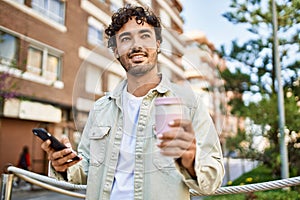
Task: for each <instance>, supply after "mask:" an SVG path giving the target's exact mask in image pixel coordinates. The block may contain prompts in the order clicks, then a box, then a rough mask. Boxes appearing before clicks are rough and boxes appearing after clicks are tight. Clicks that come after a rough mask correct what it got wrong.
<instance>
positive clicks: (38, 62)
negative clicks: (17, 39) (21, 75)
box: [27, 47, 61, 81]
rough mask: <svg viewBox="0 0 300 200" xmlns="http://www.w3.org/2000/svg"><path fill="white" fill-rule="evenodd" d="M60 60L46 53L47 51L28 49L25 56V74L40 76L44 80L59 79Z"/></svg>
mask: <svg viewBox="0 0 300 200" xmlns="http://www.w3.org/2000/svg"><path fill="white" fill-rule="evenodd" d="M60 65H61V58H60V57H59V56H57V55H54V54H51V53H49V52H48V49H43V50H41V49H38V48H35V47H29V49H28V56H27V72H29V73H31V74H35V75H37V76H42V77H44V78H45V79H46V80H50V81H56V80H59V79H60V68H61V67H60Z"/></svg>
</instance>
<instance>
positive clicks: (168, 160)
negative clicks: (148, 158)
mask: <svg viewBox="0 0 300 200" xmlns="http://www.w3.org/2000/svg"><path fill="white" fill-rule="evenodd" d="M152 131H153V146H152V154H153V156H152V157H153V159H152V162H153V165H154V166H155V169H156V170H159V171H162V172H166V173H168V172H169V171H170V170H173V169H175V163H174V162H175V161H174V158H172V157H168V156H164V155H162V154H161V153H160V148H158V147H157V146H156V143H157V142H158V141H159V139H158V138H157V137H156V134H157V133H156V131H155V126H154V125H153V128H152Z"/></svg>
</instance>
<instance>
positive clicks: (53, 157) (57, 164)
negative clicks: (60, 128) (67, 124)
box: [41, 137, 81, 172]
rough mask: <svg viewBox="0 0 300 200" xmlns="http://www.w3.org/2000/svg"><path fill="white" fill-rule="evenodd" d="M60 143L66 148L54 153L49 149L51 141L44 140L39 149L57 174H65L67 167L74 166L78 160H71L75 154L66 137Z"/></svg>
mask: <svg viewBox="0 0 300 200" xmlns="http://www.w3.org/2000/svg"><path fill="white" fill-rule="evenodd" d="M61 142H62V143H63V144H64V145H66V146H67V147H68V148H66V149H63V150H61V151H55V150H54V149H53V148H51V147H50V144H51V141H50V140H46V141H45V142H43V143H42V145H41V148H42V149H43V150H44V151H46V153H47V154H48V159H49V160H50V161H51V165H52V167H53V168H54V169H55V170H56V171H58V172H66V171H67V169H68V167H70V166H72V165H75V164H76V163H78V162H79V161H80V160H81V159H80V160H72V158H74V157H75V156H76V155H77V154H76V152H74V151H73V150H72V147H71V143H70V141H69V139H68V138H67V137H63V138H62V139H61Z"/></svg>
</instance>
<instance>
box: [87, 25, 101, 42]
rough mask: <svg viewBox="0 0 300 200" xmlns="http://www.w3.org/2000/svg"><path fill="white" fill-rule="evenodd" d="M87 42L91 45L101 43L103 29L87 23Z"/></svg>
mask: <svg viewBox="0 0 300 200" xmlns="http://www.w3.org/2000/svg"><path fill="white" fill-rule="evenodd" d="M88 42H89V43H91V44H93V45H99V44H103V30H99V29H97V28H96V27H94V26H92V25H89V30H88Z"/></svg>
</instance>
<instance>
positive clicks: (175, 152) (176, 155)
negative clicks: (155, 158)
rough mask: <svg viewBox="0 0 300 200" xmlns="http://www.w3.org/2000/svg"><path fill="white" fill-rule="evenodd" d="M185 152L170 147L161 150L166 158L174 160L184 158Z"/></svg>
mask: <svg viewBox="0 0 300 200" xmlns="http://www.w3.org/2000/svg"><path fill="white" fill-rule="evenodd" d="M184 152H185V151H183V150H182V149H180V148H174V147H172V148H169V147H165V148H163V149H161V150H160V153H161V154H162V155H164V156H170V157H173V158H179V157H181V156H182V154H183V153H184Z"/></svg>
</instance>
